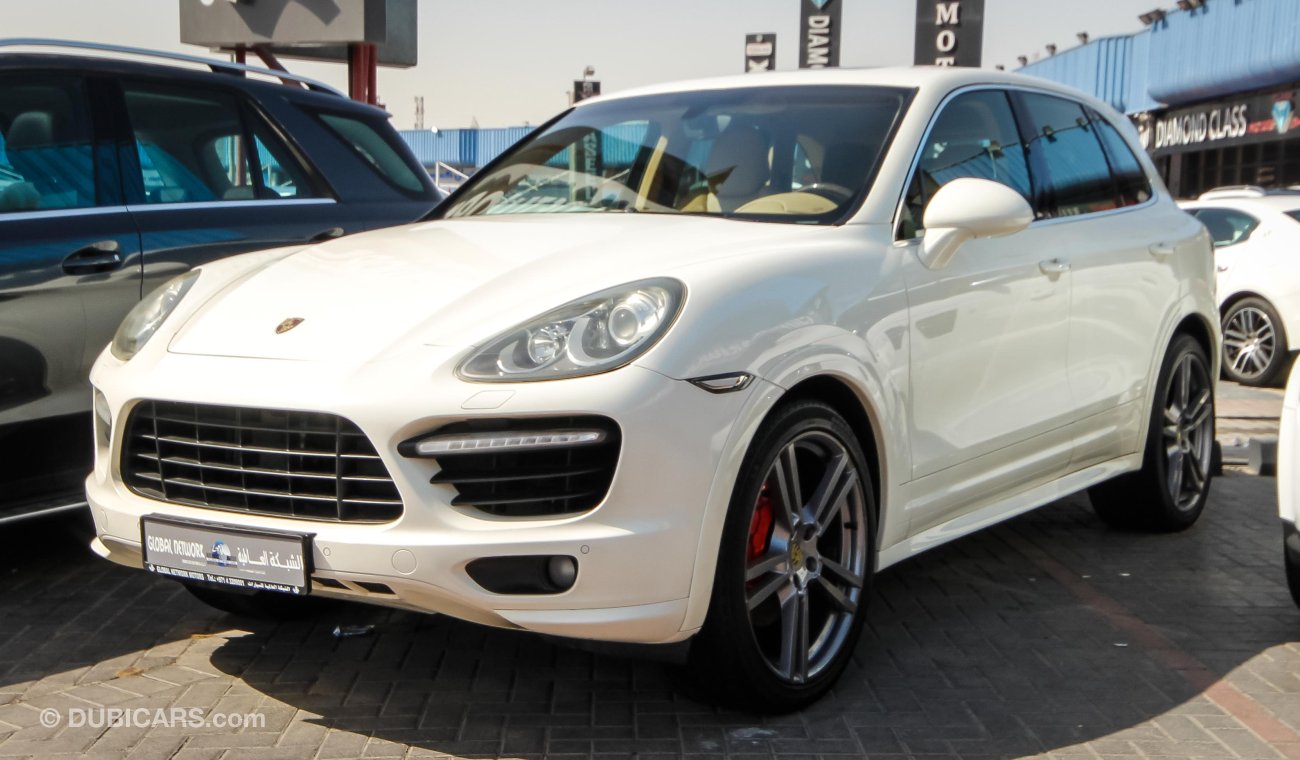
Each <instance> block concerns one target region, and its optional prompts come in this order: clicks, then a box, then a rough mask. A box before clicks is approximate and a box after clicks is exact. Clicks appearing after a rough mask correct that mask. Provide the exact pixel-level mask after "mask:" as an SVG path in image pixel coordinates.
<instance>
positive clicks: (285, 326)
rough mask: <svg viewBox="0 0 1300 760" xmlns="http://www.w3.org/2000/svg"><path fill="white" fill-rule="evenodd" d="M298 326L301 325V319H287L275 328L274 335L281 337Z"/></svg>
mask: <svg viewBox="0 0 1300 760" xmlns="http://www.w3.org/2000/svg"><path fill="white" fill-rule="evenodd" d="M300 324H302V317H289V318H288V319H286V320H284V321H283V322H281V323H280V324H278V325H276V326H275V334H276V335H283V334H284V333H287V332H289V331H290V330H292V329H293V328H295V327H297V326H298V325H300Z"/></svg>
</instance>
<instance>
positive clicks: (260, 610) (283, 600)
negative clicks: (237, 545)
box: [181, 583, 332, 620]
mask: <svg viewBox="0 0 1300 760" xmlns="http://www.w3.org/2000/svg"><path fill="white" fill-rule="evenodd" d="M181 585H183V586H185V590H186V591H189V592H190V593H191V594H193V595H194V597H195V598H196V599H198V600H199V601H200V602H203V603H204V604H206V605H208V606H209V607H215V608H216V609H219V610H221V611H222V612H229V613H230V614H232V615H238V616H240V617H247V618H253V619H255V620H302V619H303V618H309V617H313V616H315V615H318V614H320V613H321V612H323V611H325V610H326V609H328V608H329V606H330V605H331V602H332V600H328V599H322V598H320V597H313V596H293V595H291V594H282V593H278V592H275V591H227V590H225V589H218V588H212V587H210V586H204V585H199V584H196V583H183V584H181Z"/></svg>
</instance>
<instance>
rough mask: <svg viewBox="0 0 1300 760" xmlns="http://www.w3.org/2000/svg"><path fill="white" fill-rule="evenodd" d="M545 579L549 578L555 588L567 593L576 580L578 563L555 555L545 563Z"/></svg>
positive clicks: (570, 558)
mask: <svg viewBox="0 0 1300 760" xmlns="http://www.w3.org/2000/svg"><path fill="white" fill-rule="evenodd" d="M546 577H547V578H550V580H551V583H553V584H555V587H556V588H558V589H561V590H563V591H568V590H569V589H571V588H573V582H574V581H576V580H577V579H578V561H577V560H576V559H574V558H573V557H566V556H563V555H559V554H557V555H555V556H553V557H551V559H550V560H549V561H548V562H547V563H546Z"/></svg>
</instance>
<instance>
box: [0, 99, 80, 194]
mask: <svg viewBox="0 0 1300 760" xmlns="http://www.w3.org/2000/svg"><path fill="white" fill-rule="evenodd" d="M91 134H92V131H91V127H90V119H89V118H88V115H87V113H86V104H85V101H84V94H83V90H82V86H81V81H80V80H79V79H77V78H75V77H43V76H42V77H32V76H23V77H22V78H10V77H4V78H0V214H2V213H8V212H18V211H38V210H41V209H67V208H86V207H89V206H94V205H95V161H94V155H93V151H92V150H91Z"/></svg>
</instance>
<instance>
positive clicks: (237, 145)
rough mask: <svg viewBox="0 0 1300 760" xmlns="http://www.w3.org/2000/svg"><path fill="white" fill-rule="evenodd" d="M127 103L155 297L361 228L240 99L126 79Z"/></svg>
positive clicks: (138, 207) (133, 205) (135, 190)
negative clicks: (194, 278)
mask: <svg viewBox="0 0 1300 760" xmlns="http://www.w3.org/2000/svg"><path fill="white" fill-rule="evenodd" d="M121 101H122V104H123V108H124V112H125V114H126V116H127V119H128V123H127V125H126V128H125V134H124V136H123V137H124V139H125V140H127V141H128V144H129V145H131V146H132V150H129V151H126V155H125V156H124V159H123V165H124V176H125V187H126V193H127V196H128V198H129V199H130V210H131V213H132V215H133V216H134V218H135V220H136V223H137V225H138V226H139V229H140V234H141V238H142V242H143V246H144V262H145V268H144V277H145V287H146V288H150V287H153V286H155V285H157V284H159V283H161V282H163V281H165V280H166V279H167V278H168V277H171V276H173V275H175V274H177V273H179V272H183V271H185V270H187V269H190V268H192V267H195V266H198V265H199V264H202V263H204V262H206V261H211V260H212V259H216V258H220V257H223V256H230V255H233V254H237V253H244V252H246V251H251V250H257V249H262V248H273V247H277V246H284V245H297V244H306V243H310V242H315V241H321V240H327V239H330V238H333V237H338V236H340V235H343V234H346V233H349V232H355V231H359V230H360V229H362V226H363V225H362V223H361V221H360V220H359V219H357V218H356V217H355V216H352V215H348V214H347V213H346V212H345V210H344V209H343V208H342V207H341V206H340V205H339V204H338V202H337V201H336V200H335V198H334V195H333V193H332V191H331V189H330V188H329V187H328V186H326V184H325V182H324V180H323V179H322V178H321V177H320V176H319V175H318V174H317V173H316V172H315V171H314V170H313V169H312V168H311V164H310V163H309V162H308V161H307V160H306V158H305V156H303V155H302V154H301V153H300V152H299V151H298V150H297V149H296V148H295V147H294V146H293V144H292V142H291V141H290V140H289V139H287V138H286V137H285V136H283V135H282V134H280V132H279V131H278V130H277V129H275V128H274V127H273V126H272V124H271V122H270V121H269V120H267V119H265V118H264V117H263V116H262V115H261V113H260V112H259V111H258V109H257V108H256V106H255V105H254V104H253V103H252V101H251V100H250V99H249V98H248V97H247V96H246V95H245V94H244V93H242V92H240V91H239V90H237V89H234V88H231V89H225V88H221V87H219V86H203V85H197V86H196V85H194V84H192V83H186V84H184V85H180V84H176V83H171V82H162V81H153V80H144V79H140V80H135V79H124V80H122V82H121Z"/></svg>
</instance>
